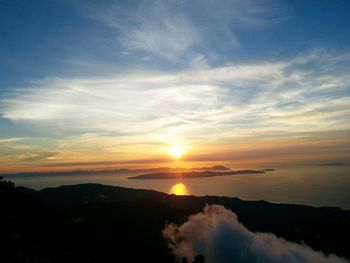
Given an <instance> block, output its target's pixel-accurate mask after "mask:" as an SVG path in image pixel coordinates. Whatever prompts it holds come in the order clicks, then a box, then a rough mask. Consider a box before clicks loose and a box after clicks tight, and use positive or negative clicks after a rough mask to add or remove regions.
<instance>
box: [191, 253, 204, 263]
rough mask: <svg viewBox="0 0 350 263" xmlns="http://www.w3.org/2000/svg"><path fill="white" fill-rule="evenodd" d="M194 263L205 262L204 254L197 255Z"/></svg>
mask: <svg viewBox="0 0 350 263" xmlns="http://www.w3.org/2000/svg"><path fill="white" fill-rule="evenodd" d="M192 263H204V256H203V255H197V256H195V257H194V260H193V262H192Z"/></svg>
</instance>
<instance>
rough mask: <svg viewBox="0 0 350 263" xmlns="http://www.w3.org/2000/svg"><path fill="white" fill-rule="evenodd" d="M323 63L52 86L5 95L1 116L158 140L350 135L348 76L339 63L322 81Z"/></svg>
mask: <svg viewBox="0 0 350 263" xmlns="http://www.w3.org/2000/svg"><path fill="white" fill-rule="evenodd" d="M320 59H321V58H307V59H306V60H305V61H304V62H303V63H302V64H300V63H301V62H300V59H299V60H298V59H292V60H290V61H275V62H271V61H270V62H261V63H255V64H236V65H229V66H222V67H218V68H205V67H199V68H198V69H194V70H187V71H181V72H178V73H163V72H155V71H152V72H151V71H149V72H134V73H124V74H118V75H113V76H109V77H101V78H81V79H79V78H74V79H70V78H47V79H43V80H41V81H37V82H35V83H32V84H31V85H30V86H29V87H24V88H20V89H14V90H13V91H12V92H11V93H8V94H5V95H4V96H3V98H2V99H1V101H0V113H1V115H2V116H3V117H4V118H7V119H10V120H13V121H18V122H25V123H32V124H34V125H39V126H40V125H42V126H43V127H46V128H49V127H51V128H55V129H61V130H63V131H72V130H75V131H78V132H81V133H86V132H113V133H116V134H119V135H120V136H130V137H132V136H134V135H138V134H142V135H143V136H144V138H148V139H155V140H157V138H160V137H161V138H163V139H164V138H169V137H180V138H184V139H185V138H193V137H195V136H199V137H201V136H212V137H218V136H219V135H222V134H224V133H225V134H227V133H230V134H231V136H234V135H235V134H238V133H239V134H240V135H242V134H246V135H247V136H249V134H251V132H252V131H259V132H262V133H264V132H276V131H278V132H284V133H286V132H287V133H291V134H292V133H294V132H295V133H297V132H310V131H311V132H313V131H333V130H342V129H349V128H350V127H349V123H348V122H347V121H346V120H347V116H348V114H349V112H350V88H349V86H350V78H349V77H348V75H347V74H346V71H345V70H340V71H339V72H338V73H334V67H336V66H337V63H336V62H337V60H338V59H339V58H337V57H333V58H328V60H329V61H330V60H332V62H333V65H334V66H333V67H329V68H328V69H327V70H323V71H322V73H318V72H319V67H320V66H322V64H320V66H312V67H308V66H307V65H308V64H310V63H311V64H317V61H318V60H320ZM322 60H324V57H322ZM295 61H297V62H295ZM342 69H343V68H342Z"/></svg>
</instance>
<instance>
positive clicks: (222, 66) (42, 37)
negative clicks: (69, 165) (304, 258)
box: [0, 0, 350, 167]
mask: <svg viewBox="0 0 350 263" xmlns="http://www.w3.org/2000/svg"><path fill="white" fill-rule="evenodd" d="M349 10H350V2H349V1H341V0H337V1H269V0H266V1H254V0H249V1H238V0H232V1H230V0H222V1H214V0H203V1H186V0H180V1H112V0H110V1H66V0H48V1H42V0H41V1H40V0H33V1H19V0H18V1H17V0H11V1H6V0H2V1H0V62H1V63H0V143H1V144H2V152H1V153H0V162H2V163H3V164H4V165H5V166H8V167H15V166H16V167H17V166H18V165H19V164H23V163H24V164H25V165H27V163H28V160H32V161H33V160H34V161H35V162H38V163H36V164H41V162H42V163H47V162H57V163H60V162H70V161H71V162H73V161H76V159H75V157H74V156H76V155H77V153H78V154H81V156H84V157H82V159H84V160H86V161H87V162H88V161H90V160H91V159H93V158H92V157H89V154H88V152H89V151H92V150H93V151H95V152H99V153H100V156H101V159H102V158H107V159H125V160H126V159H135V158H136V159H137V158H140V156H141V155H142V153H144V152H150V151H151V152H152V150H151V149H152V147H155V148H157V147H158V148H164V147H165V146H166V145H167V144H169V142H171V143H172V144H183V145H190V146H191V147H193V149H194V151H196V149H197V151H198V152H200V151H201V152H205V153H206V154H209V152H210V151H211V150H210V149H214V148H215V146H213V145H219V146H220V145H221V143H222V142H223V141H224V142H225V145H232V144H235V143H237V141H245V142H249V141H252V140H256V138H259V137H264V138H270V139H271V140H273V139H274V140H277V138H281V137H283V138H284V137H286V136H292V137H295V138H297V137H298V136H299V137H300V136H301V135H303V136H306V135H307V136H310V134H312V136H316V138H317V139H318V140H325V139H324V137H325V136H326V137H327V138H328V139H327V140H329V141H330V142H332V143H331V144H332V146H334V147H335V148H336V149H337V150H339V151H340V152H341V153H342V154H340V155H341V156H342V157H339V158H343V159H344V158H345V157H344V156H346V154H347V153H348V152H346V149H345V148H346V147H345V146H347V145H344V144H343V143H339V138H340V137H339V136H337V135H334V134H338V133H341V134H344V133H345V134H346V131H348V130H349V129H350V127H349V125H348V114H349V108H350V91H349V89H350V88H349V83H350V80H349V77H348V72H349V58H350V51H349V43H350V18H349V15H348V13H349ZM320 134H321V135H320ZM332 136H333V137H332ZM342 136H343V135H342ZM299 137H298V138H299ZM213 138H214V139H213ZM342 138H343V137H342ZM343 140H345V141H346V138H345V139H344V138H343ZM203 141H205V142H206V144H207V145H206V146H203V143H202V142H203ZM74 142H75V143H76V144H77V145H75V146H74ZM82 142H84V143H85V144H84V145H85V146H84V147H82V146H81V145H82V144H81V143H82ZM97 142H98V143H97ZM307 142H310V143H311V141H307ZM199 145H200V146H199ZM339 145H340V146H339ZM261 147H262V148H260V149H258V150H263V148H264V147H265V146H261ZM310 147H313V146H310ZM337 147H338V148H337ZM233 148H234V147H233ZM241 150H242V151H243V150H244V151H254V149H250V148H249V147H247V148H246V149H243V148H242V149H241ZM255 150H256V149H255ZM269 150H271V149H266V151H269ZM232 151H233V149H230V147H226V148H225V152H224V153H222V154H223V155H225V156H231V152H232ZM315 151H317V150H315ZM214 152H216V153H217V152H218V150H217V149H215V151H214ZM133 154H135V156H138V157H133ZM197 154H198V153H197ZM159 155H161V153H160V151H159V150H154V155H152V154H150V155H149V156H147V158H155V157H157V158H158V157H159ZM219 155H220V154H219ZM220 156H221V155H220ZM320 158H321V157H320ZM322 158H323V157H322ZM199 159H200V158H199ZM224 159H225V158H224Z"/></svg>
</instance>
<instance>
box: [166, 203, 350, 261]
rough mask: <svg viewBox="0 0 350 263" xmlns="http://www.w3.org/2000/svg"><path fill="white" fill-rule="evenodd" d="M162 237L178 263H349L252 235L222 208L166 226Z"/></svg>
mask: <svg viewBox="0 0 350 263" xmlns="http://www.w3.org/2000/svg"><path fill="white" fill-rule="evenodd" d="M163 235H164V237H165V238H166V239H167V240H168V241H169V246H170V248H171V249H172V251H173V253H174V254H175V255H176V256H177V257H178V259H182V258H183V257H187V258H188V259H189V261H190V262H191V261H192V259H193V258H194V256H196V255H204V259H205V262H208V263H231V262H236V263H240V262H251V263H254V262H265V263H303V262H308V263H346V262H348V261H347V260H346V259H343V258H339V257H337V256H336V255H329V256H325V255H324V254H323V253H322V252H318V251H314V250H312V249H311V248H310V247H308V246H306V245H301V244H297V243H293V242H289V241H286V240H284V239H282V238H278V237H276V236H275V235H274V234H271V233H253V232H251V231H249V230H248V229H247V228H245V227H244V225H242V224H241V223H240V222H239V221H238V219H237V216H236V214H234V213H233V212H232V211H230V210H227V209H225V208H224V207H223V206H219V205H210V206H206V207H205V208H204V210H203V212H201V213H198V214H195V215H192V216H190V217H189V219H188V221H187V222H185V223H184V224H182V225H181V226H177V225H173V224H171V225H168V226H166V228H165V229H164V230H163Z"/></svg>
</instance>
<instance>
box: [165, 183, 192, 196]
mask: <svg viewBox="0 0 350 263" xmlns="http://www.w3.org/2000/svg"><path fill="white" fill-rule="evenodd" d="M169 194H175V195H189V191H188V189H187V187H186V185H184V184H183V183H179V184H175V185H173V186H172V187H171V188H170V191H169Z"/></svg>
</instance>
